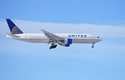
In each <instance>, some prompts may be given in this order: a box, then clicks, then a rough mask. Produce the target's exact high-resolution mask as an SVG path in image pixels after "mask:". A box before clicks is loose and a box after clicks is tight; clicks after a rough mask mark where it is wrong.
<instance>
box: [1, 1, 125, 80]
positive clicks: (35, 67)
mask: <svg viewBox="0 0 125 80" xmlns="http://www.w3.org/2000/svg"><path fill="white" fill-rule="evenodd" d="M124 3H125V1H124V0H20V1H19V0H1V1H0V10H1V11H0V28H1V29H0V44H1V46H0V80H34V79H35V80H42V79H43V80H69V79H70V80H125V77H124V74H125V68H124V67H125V63H124V62H125V27H124V26H125V10H124V8H125V6H124ZM6 17H9V18H12V19H13V21H14V22H16V24H17V25H18V26H19V27H20V28H21V29H22V30H23V31H25V32H40V29H41V28H45V29H47V30H49V31H50V32H74V31H75V32H80V33H82V32H83V33H91V34H101V35H102V36H103V37H104V40H103V41H102V42H100V43H98V44H96V45H95V48H94V49H91V48H90V46H91V45H86V44H85V45H79V44H73V45H71V47H70V48H63V47H58V48H57V49H55V50H49V49H48V45H47V44H32V43H25V42H20V41H16V40H12V39H8V38H6V37H5V34H6V33H8V32H9V29H8V27H7V24H6V23H5V18H6Z"/></svg>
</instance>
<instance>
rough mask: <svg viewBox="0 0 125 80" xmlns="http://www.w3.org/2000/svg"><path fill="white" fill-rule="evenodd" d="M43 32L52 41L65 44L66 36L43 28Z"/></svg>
mask: <svg viewBox="0 0 125 80" xmlns="http://www.w3.org/2000/svg"><path fill="white" fill-rule="evenodd" d="M42 32H43V33H44V34H45V35H46V36H47V37H48V38H49V40H50V42H53V43H58V44H59V45H62V46H64V45H65V38H63V37H60V36H57V35H55V34H53V33H50V32H48V31H46V30H43V29H42Z"/></svg>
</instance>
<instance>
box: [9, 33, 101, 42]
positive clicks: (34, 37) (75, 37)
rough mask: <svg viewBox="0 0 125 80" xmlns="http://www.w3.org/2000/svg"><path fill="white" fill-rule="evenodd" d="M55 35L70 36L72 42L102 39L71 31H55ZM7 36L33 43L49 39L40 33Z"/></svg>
mask: <svg viewBox="0 0 125 80" xmlns="http://www.w3.org/2000/svg"><path fill="white" fill-rule="evenodd" d="M55 35H57V36H59V37H62V38H64V39H68V38H71V39H72V42H73V43H88V44H89V43H90V44H91V43H97V42H99V41H101V40H102V39H101V38H100V37H99V36H95V35H85V34H72V33H55ZM9 37H11V38H13V39H16V40H21V41H26V42H33V43H49V39H48V38H47V37H46V36H45V35H44V34H40V33H38V34H37V33H24V34H9Z"/></svg>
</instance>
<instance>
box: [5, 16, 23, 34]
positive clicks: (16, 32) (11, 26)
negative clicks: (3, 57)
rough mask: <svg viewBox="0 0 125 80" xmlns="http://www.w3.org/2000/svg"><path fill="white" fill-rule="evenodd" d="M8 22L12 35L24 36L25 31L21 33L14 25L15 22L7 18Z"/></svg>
mask: <svg viewBox="0 0 125 80" xmlns="http://www.w3.org/2000/svg"><path fill="white" fill-rule="evenodd" d="M6 21H7V24H8V26H9V29H10V32H11V33H12V34H22V33H23V31H21V30H20V29H19V28H18V27H17V26H16V25H15V24H14V22H12V21H11V20H10V19H8V18H7V19H6Z"/></svg>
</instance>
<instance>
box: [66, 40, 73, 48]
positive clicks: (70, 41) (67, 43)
mask: <svg viewBox="0 0 125 80" xmlns="http://www.w3.org/2000/svg"><path fill="white" fill-rule="evenodd" d="M71 44H72V39H66V40H65V47H69V46H70V45H71Z"/></svg>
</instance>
